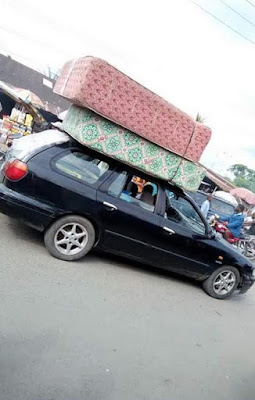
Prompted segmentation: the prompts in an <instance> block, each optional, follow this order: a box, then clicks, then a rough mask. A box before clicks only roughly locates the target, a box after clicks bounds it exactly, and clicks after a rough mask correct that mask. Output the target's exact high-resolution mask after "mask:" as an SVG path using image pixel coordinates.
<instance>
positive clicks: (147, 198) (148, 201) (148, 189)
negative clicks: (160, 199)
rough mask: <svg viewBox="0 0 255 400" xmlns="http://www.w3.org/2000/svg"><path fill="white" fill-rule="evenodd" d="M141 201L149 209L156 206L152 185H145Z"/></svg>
mask: <svg viewBox="0 0 255 400" xmlns="http://www.w3.org/2000/svg"><path fill="white" fill-rule="evenodd" d="M140 201H142V202H143V203H145V204H144V206H143V207H144V208H146V209H148V210H152V209H153V207H154V196H153V186H152V185H149V184H148V185H145V186H144V188H143V192H142V194H141V197H140ZM146 205H147V206H146Z"/></svg>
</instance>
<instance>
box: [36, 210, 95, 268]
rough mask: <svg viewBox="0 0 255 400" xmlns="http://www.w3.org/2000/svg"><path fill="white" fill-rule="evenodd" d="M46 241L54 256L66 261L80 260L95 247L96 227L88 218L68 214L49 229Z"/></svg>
mask: <svg viewBox="0 0 255 400" xmlns="http://www.w3.org/2000/svg"><path fill="white" fill-rule="evenodd" d="M44 243H45V246H46V248H47V249H48V251H49V252H50V254H51V255H52V256H53V257H56V258H59V259H60V260H65V261H75V260H79V259H81V258H82V257H84V256H85V255H86V254H87V253H88V252H89V251H90V250H91V248H92V247H93V245H94V243H95V229H94V227H93V225H92V224H91V222H90V221H88V220H87V219H86V218H83V217H80V216H78V215H68V216H66V217H63V218H60V219H58V220H57V221H56V222H54V223H53V224H52V225H51V226H50V227H49V228H48V229H47V231H46V232H45V234H44Z"/></svg>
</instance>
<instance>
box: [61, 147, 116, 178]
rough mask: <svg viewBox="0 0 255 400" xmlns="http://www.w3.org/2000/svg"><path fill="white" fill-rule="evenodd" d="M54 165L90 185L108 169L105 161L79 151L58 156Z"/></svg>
mask: <svg viewBox="0 0 255 400" xmlns="http://www.w3.org/2000/svg"><path fill="white" fill-rule="evenodd" d="M55 166H56V168H57V169H58V170H59V171H62V172H64V173H65V174H67V175H70V176H72V177H74V178H76V179H78V180H81V181H83V182H86V183H89V184H91V185H92V184H94V183H96V182H97V181H98V180H99V179H100V178H101V176H102V175H103V174H104V173H105V172H106V171H107V170H108V169H109V165H108V164H107V163H106V162H104V161H101V160H100V159H98V158H95V157H93V156H90V155H88V154H84V153H82V152H79V151H73V152H71V153H68V154H65V155H63V156H62V157H60V158H58V160H57V161H56V162H55Z"/></svg>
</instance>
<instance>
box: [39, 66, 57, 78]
mask: <svg viewBox="0 0 255 400" xmlns="http://www.w3.org/2000/svg"><path fill="white" fill-rule="evenodd" d="M43 73H44V75H45V76H47V77H48V78H50V79H53V80H54V81H56V80H57V78H58V77H59V75H60V69H54V68H52V67H50V66H49V65H48V67H47V69H45V70H44V71H43Z"/></svg>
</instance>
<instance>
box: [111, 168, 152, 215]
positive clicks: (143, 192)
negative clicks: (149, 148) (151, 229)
mask: <svg viewBox="0 0 255 400" xmlns="http://www.w3.org/2000/svg"><path fill="white" fill-rule="evenodd" d="M157 193H158V185H156V184H155V183H153V182H150V181H146V180H144V179H142V178H140V177H139V176H137V175H129V176H128V174H127V172H126V171H123V172H121V173H120V174H119V175H118V177H117V178H116V179H115V180H114V181H113V182H112V184H111V185H110V186H109V188H108V194H109V195H110V196H114V197H118V198H120V199H121V200H124V201H126V202H128V203H130V204H131V205H134V206H137V207H141V208H143V209H145V210H148V211H151V212H154V208H155V204H156V199H157Z"/></svg>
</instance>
